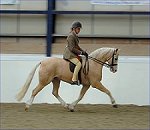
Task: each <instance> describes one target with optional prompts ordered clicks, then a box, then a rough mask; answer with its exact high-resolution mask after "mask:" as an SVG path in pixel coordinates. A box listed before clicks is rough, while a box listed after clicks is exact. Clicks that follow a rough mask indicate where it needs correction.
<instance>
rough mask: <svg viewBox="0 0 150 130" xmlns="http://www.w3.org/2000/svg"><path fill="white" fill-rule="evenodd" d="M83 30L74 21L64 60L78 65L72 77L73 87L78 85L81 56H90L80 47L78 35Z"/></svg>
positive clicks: (78, 23)
mask: <svg viewBox="0 0 150 130" xmlns="http://www.w3.org/2000/svg"><path fill="white" fill-rule="evenodd" d="M81 28H82V24H81V23H80V22H78V21H74V22H73V23H72V26H71V32H70V33H69V35H68V37H67V46H66V47H65V50H64V55H63V58H64V59H67V60H69V61H71V62H72V63H74V64H75V65H76V67H75V69H74V73H73V77H72V83H71V84H72V85H78V72H79V70H80V68H81V62H80V56H79V55H85V56H86V57H88V54H87V53H86V52H85V51H83V50H82V49H81V48H80V47H79V45H78V44H79V38H78V34H79V33H80V29H81Z"/></svg>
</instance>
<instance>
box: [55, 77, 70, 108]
mask: <svg viewBox="0 0 150 130" xmlns="http://www.w3.org/2000/svg"><path fill="white" fill-rule="evenodd" d="M52 83H53V92H52V94H53V95H54V96H55V97H56V98H57V99H58V101H59V102H60V103H61V105H62V106H63V107H65V108H68V105H67V104H66V102H65V101H64V100H63V99H62V98H61V97H60V96H59V94H58V90H59V87H60V80H59V79H58V78H54V79H53V81H52Z"/></svg>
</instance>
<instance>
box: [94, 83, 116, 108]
mask: <svg viewBox="0 0 150 130" xmlns="http://www.w3.org/2000/svg"><path fill="white" fill-rule="evenodd" d="M92 87H94V88H96V89H98V90H100V91H102V92H104V93H106V94H107V95H108V96H109V97H110V100H111V103H112V105H113V107H115V108H117V104H116V102H115V99H114V98H113V96H112V94H111V92H110V91H109V90H108V89H106V88H105V87H104V86H103V85H102V83H100V82H98V81H95V82H94V83H92Z"/></svg>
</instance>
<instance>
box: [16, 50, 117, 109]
mask: <svg viewBox="0 0 150 130" xmlns="http://www.w3.org/2000/svg"><path fill="white" fill-rule="evenodd" d="M118 56H119V53H118V49H116V48H100V49H97V50H95V51H94V52H92V53H91V54H90V55H89V62H88V63H89V72H88V74H87V75H86V76H85V75H84V74H83V71H81V81H82V85H83V86H82V89H81V92H80V95H79V97H78V99H77V100H76V101H74V102H73V103H71V104H70V105H68V104H67V103H66V102H65V101H64V100H63V99H62V98H61V97H60V96H59V94H58V90H59V87H60V81H61V80H62V81H65V82H67V83H71V79H72V72H71V71H70V70H69V62H68V61H66V60H64V59H62V58H55V57H51V58H48V59H45V60H43V61H41V62H39V63H38V64H37V65H36V66H35V67H34V68H33V70H32V71H31V72H30V74H29V76H28V78H27V80H26V83H25V84H24V86H23V87H22V89H21V91H20V92H19V93H18V94H17V96H16V98H17V100H18V101H21V100H22V98H23V97H24V96H25V94H26V92H27V90H28V88H29V85H30V83H31V81H32V79H33V76H34V73H35V71H36V69H37V67H38V66H39V65H40V69H39V83H38V85H37V86H36V88H35V89H34V90H33V92H32V95H31V98H30V99H29V100H28V101H27V102H26V106H25V110H26V111H27V110H28V109H29V107H30V106H31V105H32V103H33V100H34V98H35V96H36V95H37V94H38V92H40V91H41V90H42V89H43V88H44V87H45V86H46V85H48V84H49V83H51V82H52V83H53V91H52V94H53V95H54V96H55V97H56V98H57V99H58V100H59V102H60V103H61V105H62V106H63V107H65V108H68V109H69V110H70V111H74V108H75V106H76V105H77V103H78V102H79V101H80V100H81V99H82V98H83V96H84V94H85V93H86V91H87V90H88V89H89V88H90V86H92V87H93V88H96V89H98V90H100V91H102V92H104V93H106V94H107V95H108V96H109V97H110V100H111V103H112V105H113V106H114V107H117V105H116V103H115V100H114V98H113V96H112V95H111V92H110V91H109V90H108V89H106V88H105V87H104V86H103V85H102V83H101V82H100V81H101V79H102V68H103V66H106V67H108V68H110V71H111V72H113V73H115V72H117V65H118Z"/></svg>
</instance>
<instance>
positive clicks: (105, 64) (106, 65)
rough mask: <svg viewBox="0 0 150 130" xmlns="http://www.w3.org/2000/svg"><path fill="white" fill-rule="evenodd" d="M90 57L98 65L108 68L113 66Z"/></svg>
mask: <svg viewBox="0 0 150 130" xmlns="http://www.w3.org/2000/svg"><path fill="white" fill-rule="evenodd" d="M88 57H89V59H91V60H93V61H95V62H96V63H98V64H101V65H104V66H105V67H107V68H110V67H111V66H112V65H109V64H107V63H105V62H102V61H100V60H98V59H96V58H93V57H91V56H88Z"/></svg>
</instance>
